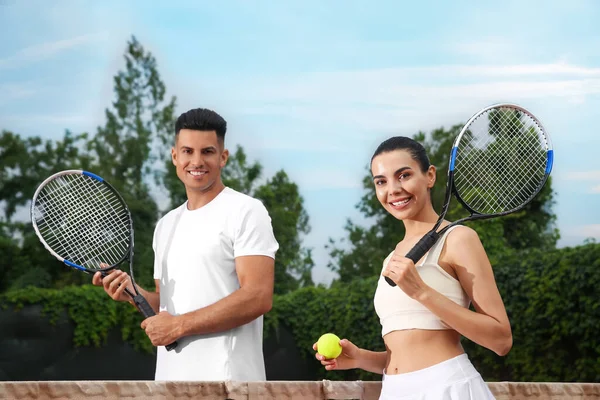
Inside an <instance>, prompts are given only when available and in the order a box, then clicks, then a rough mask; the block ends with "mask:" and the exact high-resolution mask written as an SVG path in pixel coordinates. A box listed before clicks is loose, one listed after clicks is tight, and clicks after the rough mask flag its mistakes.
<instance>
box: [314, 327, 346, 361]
mask: <svg viewBox="0 0 600 400" xmlns="http://www.w3.org/2000/svg"><path fill="white" fill-rule="evenodd" d="M317 351H318V352H319V354H321V355H323V356H324V357H325V358H329V359H331V358H337V357H339V355H340V354H342V346H341V345H340V338H339V337H337V336H336V335H334V334H333V333H326V334H324V335H322V336H321V337H320V338H319V340H318V341H317Z"/></svg>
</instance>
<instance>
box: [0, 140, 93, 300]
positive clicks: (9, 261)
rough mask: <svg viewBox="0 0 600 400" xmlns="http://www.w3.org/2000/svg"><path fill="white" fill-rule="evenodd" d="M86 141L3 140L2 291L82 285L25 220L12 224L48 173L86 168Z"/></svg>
mask: <svg viewBox="0 0 600 400" xmlns="http://www.w3.org/2000/svg"><path fill="white" fill-rule="evenodd" d="M86 137H87V135H86V134H81V135H73V134H72V133H71V132H70V131H66V132H65V135H64V137H63V139H62V140H56V141H52V140H46V141H43V140H42V139H40V138H39V137H30V138H22V137H21V136H19V135H17V134H14V133H12V132H8V131H3V132H2V136H0V160H2V161H1V163H0V202H1V203H2V208H3V211H4V213H3V214H4V215H3V216H0V249H1V252H0V254H2V255H3V256H2V257H1V258H0V279H1V283H0V291H2V290H7V289H17V288H22V287H26V286H28V285H34V286H38V287H52V286H54V285H55V284H56V283H57V282H62V283H63V284H70V283H81V282H83V280H84V279H86V277H85V275H83V274H73V273H71V272H70V271H69V270H68V269H67V268H66V267H65V266H64V265H61V264H60V263H59V262H58V261H57V260H56V259H55V258H53V257H52V256H51V255H50V254H49V253H48V252H47V251H46V250H45V249H44V248H43V246H42V245H41V244H40V242H39V240H38V238H37V236H35V234H34V232H33V228H32V226H31V224H30V223H29V222H24V221H23V220H22V219H23V217H24V216H21V218H19V220H18V221H13V217H14V216H15V213H16V212H17V210H18V209H19V207H23V206H25V205H26V204H27V203H28V202H29V201H30V200H31V198H32V197H33V193H34V192H35V189H36V188H37V186H38V185H39V184H40V183H41V182H42V181H43V180H44V179H45V178H47V177H48V173H49V172H51V173H54V172H58V171H61V170H64V169H79V168H87V166H88V165H89V157H88V156H87V155H86V154H85V151H84V150H82V148H83V147H84V144H85V139H86Z"/></svg>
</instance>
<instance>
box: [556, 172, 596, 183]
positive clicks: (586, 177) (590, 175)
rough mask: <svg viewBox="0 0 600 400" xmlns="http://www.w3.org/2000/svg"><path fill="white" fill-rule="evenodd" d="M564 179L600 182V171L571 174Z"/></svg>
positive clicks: (565, 175)
mask: <svg viewBox="0 0 600 400" xmlns="http://www.w3.org/2000/svg"><path fill="white" fill-rule="evenodd" d="M564 177H565V178H569V179H573V180H576V181H600V170H599V171H577V172H569V173H568V174H564Z"/></svg>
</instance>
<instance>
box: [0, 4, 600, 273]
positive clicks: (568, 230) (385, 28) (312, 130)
mask: <svg viewBox="0 0 600 400" xmlns="http://www.w3.org/2000/svg"><path fill="white" fill-rule="evenodd" d="M414 3H416V2H410V3H409V2H403V3H401V2H395V1H377V2H367V1H362V2H353V1H344V2H342V1H327V2H322V1H288V2H278V3H277V2H269V1H247V2H242V1H239V2H238V1H236V2H232V1H222V2H203V1H196V2H193V1H186V2H184V1H170V2H168V3H167V2H161V3H159V2H142V1H127V2H121V1H105V2H98V1H76V0H72V1H52V2H46V1H27V0H22V1H21V0H0V34H1V36H2V40H1V41H0V129H7V130H12V131H14V132H16V133H20V134H22V135H25V136H29V135H38V136H42V137H45V138H59V137H62V135H63V133H64V130H65V129H70V130H72V131H74V132H81V131H89V132H93V131H94V130H95V127H96V126H98V125H100V124H102V123H103V117H104V109H105V108H106V107H107V106H108V105H109V104H110V101H111V100H112V99H113V91H112V87H113V86H112V84H113V82H112V77H113V75H114V74H115V72H116V71H117V70H119V69H121V68H123V58H122V55H123V52H124V49H125V44H126V42H127V40H128V39H129V38H130V36H131V35H135V36H136V37H137V38H138V40H139V41H140V42H141V43H142V45H144V46H145V47H146V49H148V50H150V51H151V52H152V53H153V54H154V55H155V56H156V58H157V61H158V66H159V71H160V72H161V74H162V77H163V79H164V80H165V82H166V86H167V90H168V93H169V95H175V96H177V98H178V109H177V112H183V111H185V110H187V109H190V108H193V107H209V108H213V109H215V110H216V111H218V112H219V113H221V114H222V115H223V116H224V117H225V118H226V119H227V120H228V123H229V132H228V139H227V141H228V147H230V148H234V146H235V145H236V144H241V145H242V146H244V148H245V149H246V150H247V152H248V153H249V155H250V157H251V158H253V159H257V160H260V162H261V163H262V164H263V165H264V167H265V176H267V177H268V176H270V175H272V174H273V173H274V172H275V171H277V170H278V169H280V168H283V169H285V171H286V172H287V173H288V174H289V175H290V177H291V179H292V180H294V181H295V182H297V183H298V184H299V186H300V190H301V193H302V196H303V197H304V199H305V206H306V209H307V211H308V213H309V216H310V220H311V226H312V232H311V233H310V234H309V235H308V236H307V237H306V238H305V241H304V242H305V245H306V246H308V247H312V248H313V249H314V250H313V251H314V256H315V260H316V261H317V264H318V265H317V267H316V268H315V271H314V278H315V279H316V280H317V281H319V282H329V281H330V280H331V278H332V276H333V275H332V273H331V272H330V271H328V270H327V269H326V268H325V264H326V263H327V260H328V257H327V252H326V250H325V249H324V247H323V246H324V244H325V243H326V242H327V240H328V238H329V237H333V238H336V239H337V238H341V237H343V236H344V231H343V226H344V223H345V220H346V218H351V219H353V220H354V221H357V222H361V221H362V222H365V221H364V220H363V219H362V218H361V216H360V215H359V213H358V212H357V210H356V209H355V205H356V203H357V202H358V201H359V198H360V196H361V194H362V189H361V187H360V183H361V179H362V177H363V176H364V174H365V172H366V170H365V167H366V165H367V163H368V160H369V158H370V156H371V153H372V152H373V150H374V148H375V147H376V146H377V144H379V143H380V142H381V141H382V140H384V139H386V138H387V137H389V136H391V135H396V134H400V135H412V134H414V133H416V132H417V131H419V130H423V131H426V132H427V131H430V130H432V129H434V128H437V127H440V126H445V127H449V126H451V125H453V124H456V123H459V122H464V121H466V120H467V119H468V118H469V117H470V116H471V115H472V114H473V113H474V112H476V111H477V110H478V109H480V108H482V107H484V106H487V105H489V104H492V103H496V102H502V101H508V102H514V103H518V104H520V105H522V106H524V107H526V108H528V109H530V110H531V111H532V112H533V113H534V114H536V115H537V116H538V117H539V118H540V119H541V120H542V122H543V124H544V125H545V127H546V129H547V130H548V131H549V133H550V135H551V136H552V140H553V144H554V147H555V153H556V160H555V168H554V171H553V177H554V188H555V191H556V192H557V203H556V205H555V207H554V210H555V212H556V213H557V215H558V226H559V228H560V230H561V234H562V239H561V241H560V245H561V246H567V245H577V244H580V243H582V242H583V240H584V239H585V238H586V237H595V238H597V239H600V211H599V209H598V207H597V206H598V204H600V203H599V200H600V167H599V166H598V164H597V163H596V161H597V158H598V155H597V153H598V152H597V148H598V147H599V145H600V138H599V135H598V133H597V131H598V129H597V127H598V122H597V120H598V119H597V116H598V113H599V110H600V24H598V21H600V3H598V2H596V1H593V0H588V1H577V0H574V1H569V2H565V1H527V2H523V1H504V2H486V3H485V4H483V5H482V4H481V3H482V2H475V1H453V2H442V1H439V2H431V1H430V2H426V1H423V2H418V3H419V4H414ZM445 167H446V166H443V168H445ZM594 206H595V207H594Z"/></svg>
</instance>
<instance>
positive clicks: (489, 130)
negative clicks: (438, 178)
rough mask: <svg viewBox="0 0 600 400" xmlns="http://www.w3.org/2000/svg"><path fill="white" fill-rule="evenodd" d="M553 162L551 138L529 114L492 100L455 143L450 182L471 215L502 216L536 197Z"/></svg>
mask: <svg viewBox="0 0 600 400" xmlns="http://www.w3.org/2000/svg"><path fill="white" fill-rule="evenodd" d="M553 161H554V150H553V148H552V142H551V139H550V136H549V135H548V132H547V131H546V130H545V129H544V127H543V125H542V123H541V122H540V121H539V120H538V119H537V118H536V117H535V116H534V115H533V114H532V113H530V112H529V111H528V110H526V109H525V108H523V107H521V106H518V105H516V104H511V103H502V104H495V105H492V106H489V107H486V108H484V109H482V110H480V111H479V112H477V113H476V114H475V115H473V116H472V117H471V118H470V119H469V120H468V121H467V123H466V124H465V126H464V127H463V128H462V130H461V132H460V133H459V135H458V136H457V138H456V140H455V141H454V144H453V147H452V153H451V156H450V166H449V169H448V174H449V181H451V183H452V191H453V192H454V195H455V197H456V198H457V199H458V200H459V201H460V202H461V204H462V205H463V206H464V207H465V208H466V209H467V210H468V211H469V212H470V213H471V214H472V215H474V214H475V215H479V216H490V217H491V216H501V215H506V214H510V213H512V212H515V211H517V210H520V209H522V208H523V207H525V205H527V204H528V203H529V202H530V201H531V200H533V198H535V196H536V195H537V194H538V193H539V192H540V191H541V190H542V188H543V187H544V184H545V183H546V181H547V179H548V176H549V175H550V172H551V171H552V165H553ZM449 183H450V182H449Z"/></svg>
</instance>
